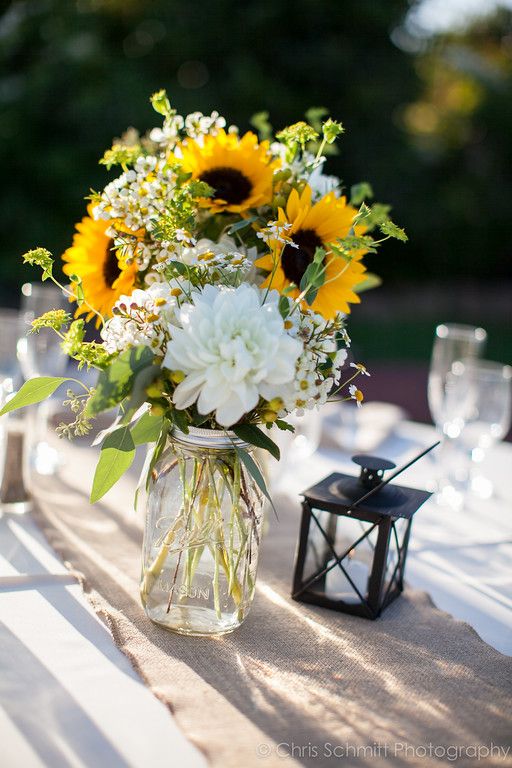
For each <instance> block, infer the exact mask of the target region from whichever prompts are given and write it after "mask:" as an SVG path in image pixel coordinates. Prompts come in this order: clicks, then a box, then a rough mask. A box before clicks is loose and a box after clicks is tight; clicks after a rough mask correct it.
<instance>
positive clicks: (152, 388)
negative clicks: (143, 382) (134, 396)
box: [146, 379, 162, 397]
mask: <svg viewBox="0 0 512 768" xmlns="http://www.w3.org/2000/svg"><path fill="white" fill-rule="evenodd" d="M146 395H147V396H148V397H161V396H162V380H161V379H157V380H156V381H154V382H153V383H152V384H150V385H149V387H146Z"/></svg>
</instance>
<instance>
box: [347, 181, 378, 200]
mask: <svg viewBox="0 0 512 768" xmlns="http://www.w3.org/2000/svg"><path fill="white" fill-rule="evenodd" d="M371 197H373V189H372V185H371V184H369V183H368V182H367V181H362V182H361V183H360V184H354V185H353V186H352V187H351V188H350V205H361V203H362V202H363V201H364V200H367V199H368V198H371Z"/></svg>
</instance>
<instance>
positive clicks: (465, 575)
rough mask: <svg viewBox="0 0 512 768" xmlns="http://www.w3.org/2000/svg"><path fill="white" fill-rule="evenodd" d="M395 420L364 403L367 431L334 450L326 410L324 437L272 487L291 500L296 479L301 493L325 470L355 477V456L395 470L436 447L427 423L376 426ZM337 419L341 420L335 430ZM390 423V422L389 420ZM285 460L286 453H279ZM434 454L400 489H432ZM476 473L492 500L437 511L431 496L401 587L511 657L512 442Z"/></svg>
mask: <svg viewBox="0 0 512 768" xmlns="http://www.w3.org/2000/svg"><path fill="white" fill-rule="evenodd" d="M393 415H394V416H395V418H396V417H397V416H398V413H397V409H393V408H387V407H385V405H384V404H381V403H379V404H377V403H369V404H368V405H367V406H366V407H365V417H364V418H365V421H367V422H370V423H371V424H372V427H373V430H374V431H373V433H372V434H370V431H369V430H365V431H364V434H361V436H360V442H356V443H354V444H353V446H352V448H351V449H340V447H339V445H336V437H337V429H339V430H341V421H340V417H339V412H338V411H336V410H334V409H332V408H330V410H329V409H328V415H327V418H326V420H325V427H324V432H325V433H326V435H327V436H328V438H330V439H328V440H327V441H324V443H326V444H324V445H323V446H321V447H320V449H319V450H318V451H316V453H315V454H314V455H313V456H311V457H307V458H304V459H303V460H302V461H299V462H297V461H292V464H291V465H288V466H285V471H284V472H283V473H280V476H279V478H278V480H277V481H276V488H277V489H278V490H279V491H280V492H282V493H287V494H288V495H289V497H290V499H292V498H294V497H295V496H296V494H297V476H299V477H300V478H301V483H302V485H303V487H304V488H305V487H306V486H307V485H309V484H313V483H315V482H317V481H318V480H319V479H320V478H321V477H323V476H325V475H327V474H328V473H329V472H334V471H341V472H348V473H349V474H356V470H357V467H355V466H354V465H353V463H352V462H351V456H352V455H353V453H357V452H358V451H361V446H362V448H363V449H364V450H365V451H376V452H377V453H378V455H381V456H384V457H386V458H388V459H391V460H392V461H394V462H395V463H396V464H397V465H398V466H400V465H401V464H404V463H406V462H407V461H409V460H410V459H412V458H413V457H414V456H415V455H416V454H418V453H419V452H420V451H421V450H422V448H426V447H427V446H429V445H431V444H432V443H433V442H435V441H436V440H437V439H438V437H437V435H436V432H435V430H434V429H433V428H432V427H430V426H427V425H425V424H417V423H414V422H411V421H406V420H398V421H397V422H396V423H394V424H393V427H392V429H391V431H389V432H387V431H386V429H384V432H381V431H380V430H379V428H378V424H379V423H380V422H383V421H384V422H386V421H387V419H388V418H389V417H390V416H391V419H393ZM337 421H338V422H340V423H339V424H338V425H337ZM387 423H388V424H389V422H387ZM285 455H286V454H285ZM434 462H435V454H431V455H429V456H428V457H427V458H426V459H424V460H423V461H422V462H420V463H418V464H417V465H415V466H413V467H411V468H410V469H409V470H406V471H405V472H404V473H403V474H402V475H401V477H400V479H399V480H398V479H397V482H399V483H401V484H403V485H406V486H407V485H411V486H413V487H417V488H423V489H426V490H432V488H433V482H432V479H433V477H434V466H433V463H434ZM482 472H483V473H484V474H485V476H486V477H488V478H489V479H490V480H491V481H492V483H493V485H494V496H493V498H491V499H488V500H481V499H477V498H474V497H471V496H469V497H468V498H467V499H466V501H465V503H464V506H463V507H462V508H460V509H457V508H450V507H447V506H439V505H438V504H436V502H435V500H434V499H432V500H430V501H429V502H427V503H426V504H425V505H424V506H423V507H422V508H421V509H420V511H419V512H418V513H417V514H416V516H415V518H414V524H413V533H412V537H411V542H410V545H409V553H408V556H407V569H406V579H407V583H408V584H410V585H411V586H413V587H416V588H418V589H422V590H424V591H425V592H427V593H428V594H429V595H430V597H431V598H432V599H433V601H434V603H435V605H436V606H438V607H439V608H441V609H442V610H445V611H447V612H448V613H450V614H451V615H452V616H454V617H456V618H457V619H461V620H463V621H466V622H468V624H470V625H471V626H472V627H473V629H475V631H476V632H478V634H479V635H480V637H482V638H483V639H484V640H485V641H486V642H487V643H489V644H490V645H492V646H493V648H496V649H497V650H499V651H500V652H501V653H505V654H507V655H509V656H510V655H512V567H511V563H512V480H511V473H512V445H511V444H509V443H501V444H499V445H497V446H496V447H495V448H494V449H492V450H491V451H490V452H489V455H488V456H487V458H486V461H485V464H484V465H483V467H482Z"/></svg>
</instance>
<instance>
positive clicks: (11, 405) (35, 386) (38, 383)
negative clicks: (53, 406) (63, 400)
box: [0, 376, 71, 416]
mask: <svg viewBox="0 0 512 768" xmlns="http://www.w3.org/2000/svg"><path fill="white" fill-rule="evenodd" d="M65 381H71V379H69V378H67V377H64V378H62V377H60V376H39V377H38V378H37V379H29V380H28V381H26V382H25V383H24V384H23V386H22V387H21V389H20V390H19V391H18V392H16V394H15V395H14V397H13V398H11V399H10V400H9V402H8V403H6V405H4V407H3V408H2V410H1V411H0V416H3V415H4V413H9V411H16V410H17V409H18V408H24V407H25V406H26V405H33V404H34V403H40V402H41V401H42V400H46V398H47V397H50V395H53V393H54V392H55V390H56V389H58V387H60V385H61V384H64V382H65Z"/></svg>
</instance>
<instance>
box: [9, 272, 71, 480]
mask: <svg viewBox="0 0 512 768" xmlns="http://www.w3.org/2000/svg"><path fill="white" fill-rule="evenodd" d="M21 294H22V295H21V311H20V322H19V331H18V343H17V354H18V360H19V363H20V368H21V372H22V374H23V376H24V378H25V379H26V380H27V379H32V378H34V377H36V376H63V375H64V373H65V371H66V366H67V362H68V359H67V357H66V355H65V354H64V353H63V352H62V350H61V348H60V342H61V339H60V338H59V336H58V335H57V334H56V333H55V331H53V330H52V329H51V328H42V329H41V330H40V331H39V332H38V333H30V334H29V333H28V332H29V330H30V323H31V322H32V320H34V319H35V318H36V317H38V316H39V315H42V314H43V313H44V312H48V311H49V310H51V309H66V310H68V309H69V303H68V301H67V299H66V297H65V295H64V293H63V292H62V291H61V290H60V288H58V287H57V286H54V285H44V284H39V283H25V285H23V287H22V289H21ZM49 406H50V403H49V401H45V402H43V403H40V404H39V405H38V406H36V408H35V411H33V412H32V413H33V419H32V424H31V430H30V431H32V434H31V438H32V440H33V445H32V447H31V448H29V463H30V467H31V468H33V469H34V470H35V471H36V472H38V473H39V474H42V475H51V474H54V473H55V471H56V470H57V467H58V466H59V456H58V453H57V451H56V450H55V448H53V447H52V446H51V445H49V444H48V442H47V439H46V437H47V429H48V418H49Z"/></svg>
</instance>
